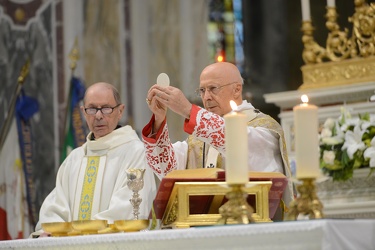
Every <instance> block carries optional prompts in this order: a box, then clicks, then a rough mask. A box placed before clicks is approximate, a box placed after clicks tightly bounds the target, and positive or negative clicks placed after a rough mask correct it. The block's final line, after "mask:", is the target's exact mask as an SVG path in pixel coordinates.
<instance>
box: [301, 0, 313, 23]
mask: <svg viewBox="0 0 375 250" xmlns="http://www.w3.org/2000/svg"><path fill="white" fill-rule="evenodd" d="M301 7H302V21H310V19H311V17H310V0H301Z"/></svg>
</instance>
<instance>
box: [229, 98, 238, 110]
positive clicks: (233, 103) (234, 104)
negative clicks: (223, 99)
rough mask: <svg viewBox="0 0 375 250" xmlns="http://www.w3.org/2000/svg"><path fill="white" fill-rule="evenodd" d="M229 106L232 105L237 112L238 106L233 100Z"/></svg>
mask: <svg viewBox="0 0 375 250" xmlns="http://www.w3.org/2000/svg"><path fill="white" fill-rule="evenodd" d="M229 104H230V106H231V108H232V110H233V111H236V110H237V104H236V103H235V102H234V101H233V100H230V101H229Z"/></svg>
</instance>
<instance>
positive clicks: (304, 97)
mask: <svg viewBox="0 0 375 250" xmlns="http://www.w3.org/2000/svg"><path fill="white" fill-rule="evenodd" d="M301 101H302V102H303V103H308V102H309V97H308V96H307V95H302V96H301Z"/></svg>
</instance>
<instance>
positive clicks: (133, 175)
mask: <svg viewBox="0 0 375 250" xmlns="http://www.w3.org/2000/svg"><path fill="white" fill-rule="evenodd" d="M144 173H145V169H128V170H127V171H126V174H127V177H128V181H127V185H128V187H129V189H130V190H132V191H133V197H132V198H131V199H130V203H131V204H132V206H133V215H134V220H138V215H139V206H140V205H141V202H142V198H141V197H140V195H139V193H138V192H139V191H140V190H141V189H142V188H143V185H144V182H143V175H144Z"/></svg>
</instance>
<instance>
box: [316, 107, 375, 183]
mask: <svg viewBox="0 0 375 250" xmlns="http://www.w3.org/2000/svg"><path fill="white" fill-rule="evenodd" d="M319 141H320V145H319V146H320V167H321V169H322V170H323V173H325V174H328V175H329V176H331V177H332V178H333V180H334V181H345V180H348V179H350V178H352V176H353V170H354V169H357V168H366V167H370V168H371V173H372V172H373V171H374V170H375V114H367V113H366V114H362V115H361V114H360V115H358V117H354V118H353V117H352V115H351V114H350V112H348V111H347V110H345V109H344V108H342V110H341V115H340V116H339V117H338V119H332V118H328V119H327V120H326V121H325V122H324V124H323V127H322V129H321V132H320V134H319Z"/></svg>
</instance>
